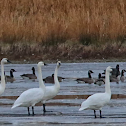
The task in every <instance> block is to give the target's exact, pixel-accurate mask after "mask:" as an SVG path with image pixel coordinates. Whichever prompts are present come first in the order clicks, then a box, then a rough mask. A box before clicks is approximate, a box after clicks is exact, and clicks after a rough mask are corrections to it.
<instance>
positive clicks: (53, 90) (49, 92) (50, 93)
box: [42, 61, 61, 113]
mask: <svg viewBox="0 0 126 126" xmlns="http://www.w3.org/2000/svg"><path fill="white" fill-rule="evenodd" d="M60 65H61V62H60V61H58V62H57V66H56V68H55V73H54V82H55V84H54V85H53V86H46V87H45V88H46V91H45V94H44V97H43V99H42V103H43V112H44V113H45V112H46V109H45V102H46V101H47V100H50V99H52V98H54V97H55V96H56V95H57V94H58V92H59V89H60V84H59V81H58V77H57V73H58V69H59V67H60Z"/></svg>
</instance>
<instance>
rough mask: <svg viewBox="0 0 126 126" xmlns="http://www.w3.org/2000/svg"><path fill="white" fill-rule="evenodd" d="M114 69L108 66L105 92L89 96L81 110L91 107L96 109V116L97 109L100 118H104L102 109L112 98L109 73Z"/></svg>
mask: <svg viewBox="0 0 126 126" xmlns="http://www.w3.org/2000/svg"><path fill="white" fill-rule="evenodd" d="M111 71H112V69H111V67H110V66H109V67H107V68H106V73H105V93H96V94H93V95H91V96H90V97H88V98H87V99H86V100H85V101H84V102H82V104H81V108H80V109H79V111H82V110H84V109H91V110H94V116H95V118H96V111H95V110H99V111H100V118H102V115H101V109H102V107H103V106H104V105H106V104H107V103H108V102H109V101H110V99H111V89H110V78H109V74H110V72H111Z"/></svg>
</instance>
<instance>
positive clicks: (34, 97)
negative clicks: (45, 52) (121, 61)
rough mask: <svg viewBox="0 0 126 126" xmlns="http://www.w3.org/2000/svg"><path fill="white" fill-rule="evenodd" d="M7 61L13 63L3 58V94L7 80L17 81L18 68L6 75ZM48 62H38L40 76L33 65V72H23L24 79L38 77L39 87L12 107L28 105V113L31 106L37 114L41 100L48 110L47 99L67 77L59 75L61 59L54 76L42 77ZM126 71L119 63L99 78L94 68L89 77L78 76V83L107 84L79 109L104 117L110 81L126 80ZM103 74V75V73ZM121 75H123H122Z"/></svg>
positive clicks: (23, 94)
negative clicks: (120, 68)
mask: <svg viewBox="0 0 126 126" xmlns="http://www.w3.org/2000/svg"><path fill="white" fill-rule="evenodd" d="M5 63H11V62H10V61H9V60H8V59H7V58H3V59H2V60H1V84H0V95H2V94H3V93H4V91H5V87H6V82H11V83H12V82H13V81H15V78H14V75H13V72H16V70H14V69H11V70H10V76H7V75H5V71H4V64H5ZM45 65H46V64H45V63H44V62H42V61H40V62H38V64H37V69H38V77H37V76H36V74H35V68H34V67H32V71H33V73H32V74H22V75H21V77H22V78H23V79H26V78H27V79H33V80H35V79H37V78H38V84H39V87H38V88H30V89H28V90H26V91H24V92H22V93H21V94H20V96H19V97H18V98H17V99H16V101H15V102H14V104H13V105H12V108H11V109H14V108H16V107H26V108H27V111H28V115H30V110H29V109H30V107H31V108H32V115H34V114H35V112H34V106H35V105H36V104H37V103H39V102H41V103H42V104H43V113H45V112H47V110H46V107H45V106H46V105H45V104H46V101H48V100H50V99H52V98H54V97H55V96H56V95H57V94H58V92H59V90H60V83H59V82H62V80H64V79H66V78H64V77H60V76H58V70H59V68H60V66H61V61H57V64H56V68H55V71H54V74H52V76H48V77H46V78H44V79H43V77H42V67H44V66H45ZM124 72H126V70H124V69H123V70H122V71H121V73H120V70H119V65H118V64H117V66H116V68H112V67H110V66H108V67H107V68H106V70H104V72H103V73H99V74H98V78H92V76H91V74H92V73H94V72H93V71H92V70H89V71H88V77H86V78H76V79H75V81H77V83H84V84H85V83H88V84H92V83H94V84H97V85H102V84H105V92H104V93H95V94H93V95H91V96H89V97H88V98H87V99H86V100H85V101H83V102H82V103H81V106H80V108H79V111H82V110H87V109H90V110H94V117H95V118H96V110H99V112H100V118H102V113H101V112H102V111H101V109H102V107H104V106H105V105H107V104H108V103H109V101H110V99H111V88H110V82H116V83H119V81H121V82H125V76H124ZM102 74H103V75H102ZM120 75H121V76H120ZM117 80H118V81H117ZM44 82H45V83H54V84H53V85H51V86H45V84H44Z"/></svg>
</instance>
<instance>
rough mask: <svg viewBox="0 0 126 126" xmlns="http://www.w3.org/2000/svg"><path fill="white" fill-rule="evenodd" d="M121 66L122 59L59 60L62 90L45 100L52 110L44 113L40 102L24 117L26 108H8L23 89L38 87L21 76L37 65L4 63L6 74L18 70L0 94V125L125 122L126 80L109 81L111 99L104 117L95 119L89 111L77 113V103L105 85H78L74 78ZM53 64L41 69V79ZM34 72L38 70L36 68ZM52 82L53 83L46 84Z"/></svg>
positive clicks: (65, 125)
mask: <svg viewBox="0 0 126 126" xmlns="http://www.w3.org/2000/svg"><path fill="white" fill-rule="evenodd" d="M116 64H119V65H120V70H122V69H125V68H126V63H125V62H115V63H113V62H109V63H108V62H107V63H62V65H61V67H60V69H59V72H58V75H59V76H62V77H65V78H67V79H65V80H64V81H63V82H61V83H60V85H61V89H60V92H59V93H58V95H57V96H56V97H55V98H54V99H52V100H50V101H48V102H47V104H46V109H47V110H51V111H53V112H47V113H46V114H45V115H43V111H42V107H41V106H42V104H41V103H38V104H37V105H36V106H35V116H27V109H26V108H23V107H18V108H15V109H13V110H11V106H12V104H13V103H14V101H15V99H16V98H17V97H18V96H19V95H20V94H21V93H22V92H23V91H25V90H27V89H29V88H33V87H38V80H36V81H35V82H33V81H28V80H27V81H25V80H23V79H22V78H21V77H20V75H21V74H24V73H31V72H32V71H31V68H32V67H33V66H34V67H35V69H36V70H37V67H36V64H7V65H5V72H6V75H9V71H10V69H11V68H13V69H15V70H16V71H17V72H15V73H14V76H15V78H16V81H15V82H13V83H7V84H6V90H5V92H4V93H3V95H2V96H1V97H0V108H1V109H0V125H2V126H17V125H18V126H23V125H25V126H32V125H37V126H39V125H40V126H41V125H44V126H48V125H49V126H56V125H60V126H68V125H69V126H77V125H78V124H79V125H80V126H82V125H85V126H95V125H97V126H101V125H103V126H105V125H108V126H109V125H114V126H115V125H117V126H118V125H126V119H125V118H126V83H121V82H120V83H119V84H116V83H115V82H112V83H111V91H112V99H111V101H110V103H109V104H108V105H106V106H105V107H103V109H102V115H103V117H104V118H103V119H100V118H99V111H97V117H98V118H96V119H95V118H94V116H93V111H92V110H85V111H81V112H79V111H78V109H79V107H80V104H81V103H82V102H83V101H84V100H85V99H86V98H87V97H88V96H89V95H91V94H94V93H97V92H104V90H105V89H104V88H105V86H104V85H101V86H98V85H95V84H78V83H77V82H76V81H75V79H76V78H78V77H87V73H88V70H89V69H91V70H92V71H94V73H93V74H92V77H93V78H97V76H98V73H101V72H103V70H104V69H106V67H107V66H112V67H115V66H116ZM55 67H56V64H48V66H44V67H43V68H42V73H43V78H44V77H46V76H50V75H51V74H52V73H54V70H55ZM36 74H37V71H36ZM46 85H52V84H46Z"/></svg>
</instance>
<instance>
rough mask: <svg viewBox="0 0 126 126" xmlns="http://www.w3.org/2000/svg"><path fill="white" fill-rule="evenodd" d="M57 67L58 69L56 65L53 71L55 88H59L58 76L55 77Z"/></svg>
mask: <svg viewBox="0 0 126 126" xmlns="http://www.w3.org/2000/svg"><path fill="white" fill-rule="evenodd" d="M58 69H59V67H58V66H56V69H55V73H54V82H55V85H54V86H55V88H57V89H60V84H59V81H58V77H57V74H58Z"/></svg>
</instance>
